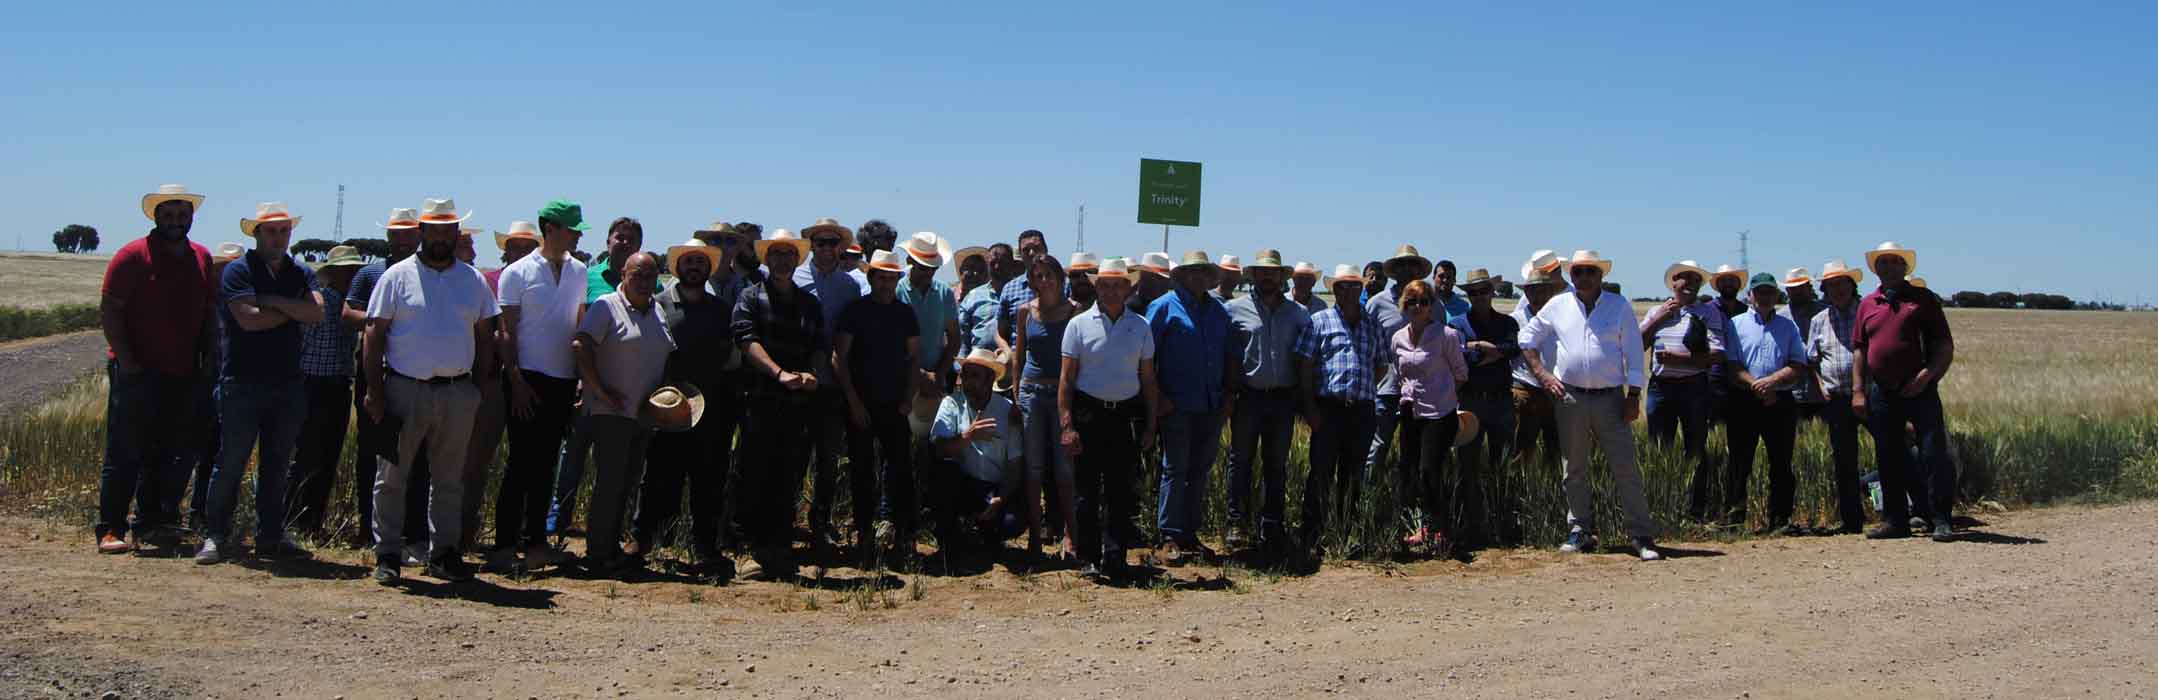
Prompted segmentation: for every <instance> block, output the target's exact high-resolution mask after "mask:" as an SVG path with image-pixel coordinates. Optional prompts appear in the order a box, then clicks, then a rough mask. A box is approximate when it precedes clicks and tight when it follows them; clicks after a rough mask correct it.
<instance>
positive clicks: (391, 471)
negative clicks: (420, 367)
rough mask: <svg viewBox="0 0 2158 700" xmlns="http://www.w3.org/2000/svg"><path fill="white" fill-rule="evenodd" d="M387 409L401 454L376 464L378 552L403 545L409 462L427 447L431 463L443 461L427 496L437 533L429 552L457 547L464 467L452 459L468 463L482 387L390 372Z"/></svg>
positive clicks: (461, 531) (390, 551)
mask: <svg viewBox="0 0 2158 700" xmlns="http://www.w3.org/2000/svg"><path fill="white" fill-rule="evenodd" d="M383 384H384V386H383V403H384V406H385V408H386V410H385V411H384V413H385V414H386V415H388V416H395V417H396V418H397V420H396V421H395V422H396V423H397V424H398V430H397V455H396V456H397V460H396V461H394V462H393V461H390V460H389V459H388V458H387V457H385V458H384V459H381V460H379V463H378V465H377V466H376V468H375V554H376V556H387V557H399V556H401V555H400V554H399V552H400V551H402V550H403V549H404V546H405V536H404V532H405V481H406V479H407V478H408V477H409V476H410V474H411V472H410V470H408V469H407V468H406V467H407V465H410V464H412V462H413V459H414V458H416V457H418V456H419V453H420V447H421V446H422V445H425V446H426V448H427V463H428V464H436V465H442V467H441V468H437V469H436V470H435V471H434V474H433V478H432V479H430V481H431V482H432V488H433V490H432V491H431V492H430V493H429V494H428V498H427V524H428V526H429V529H430V530H431V531H432V532H433V533H434V535H433V536H434V542H433V543H432V545H433V549H432V550H431V551H430V552H429V555H430V556H434V555H439V554H442V553H443V552H445V551H450V552H454V551H456V549H457V543H458V542H459V541H460V540H462V539H463V536H464V529H463V526H464V522H463V519H464V518H463V513H462V512H461V511H462V510H463V509H464V486H465V484H464V471H463V470H460V469H456V468H454V467H453V466H452V465H458V464H463V463H464V458H465V450H466V448H467V447H468V446H469V445H468V441H469V440H470V439H471V435H472V419H473V416H474V415H475V414H477V413H478V412H479V407H480V390H479V387H476V386H473V384H472V382H469V381H458V382H449V383H447V384H428V383H425V382H420V381H415V380H412V379H408V378H405V377H400V376H396V375H391V376H390V377H388V378H386V379H384V380H383Z"/></svg>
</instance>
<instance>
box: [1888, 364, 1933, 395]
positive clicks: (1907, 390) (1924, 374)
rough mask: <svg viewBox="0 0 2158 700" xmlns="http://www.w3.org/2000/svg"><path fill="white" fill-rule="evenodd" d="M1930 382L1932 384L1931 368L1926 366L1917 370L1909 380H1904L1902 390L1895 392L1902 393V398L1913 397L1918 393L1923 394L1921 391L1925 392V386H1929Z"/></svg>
mask: <svg viewBox="0 0 2158 700" xmlns="http://www.w3.org/2000/svg"><path fill="white" fill-rule="evenodd" d="M1932 384H1933V368H1931V367H1928V368H1925V369H1921V370H1918V374H1915V375H1912V376H1911V381H1909V382H1905V383H1904V385H1903V391H1899V392H1896V393H1899V394H1902V395H1903V398H1906V399H1908V398H1914V397H1916V396H1918V395H1919V394H1923V393H1926V387H1927V386H1930V385H1932Z"/></svg>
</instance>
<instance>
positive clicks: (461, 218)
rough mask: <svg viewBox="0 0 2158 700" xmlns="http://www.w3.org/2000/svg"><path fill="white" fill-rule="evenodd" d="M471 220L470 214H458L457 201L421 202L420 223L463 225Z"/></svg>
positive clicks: (428, 200)
mask: <svg viewBox="0 0 2158 700" xmlns="http://www.w3.org/2000/svg"><path fill="white" fill-rule="evenodd" d="M469 218H472V214H471V213H470V212H467V213H464V214H458V213H457V200H454V199H450V198H448V197H443V198H441V199H424V200H420V223H423V224H461V223H464V222H465V219H469Z"/></svg>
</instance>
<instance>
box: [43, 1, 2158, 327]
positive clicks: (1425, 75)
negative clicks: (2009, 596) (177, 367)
mask: <svg viewBox="0 0 2158 700" xmlns="http://www.w3.org/2000/svg"><path fill="white" fill-rule="evenodd" d="M915 5H916V4H915V3H875V4H861V5H853V4H848V5H822V6H812V5H810V4H791V5H778V4H772V5H764V4H759V5H755V6H746V5H745V6H731V7H701V6H681V7H658V6H654V7H653V8H646V7H640V6H638V4H632V3H616V4H612V5H608V4H593V3H580V4H562V5H557V4H549V3H489V4H456V5H455V6H452V4H449V3H422V4H404V3H366V4H361V5H354V4H344V5H340V6H335V7H316V6H312V5H307V4H302V3H291V4H261V5H242V4H238V3H233V4H209V5H185V6H158V7H155V8H151V7H121V6H109V5H99V4H95V3H34V4H30V5H25V6H21V7H17V8H13V9H12V10H11V12H10V13H9V14H10V16H11V17H10V21H9V22H8V23H7V24H8V26H7V27H6V28H5V29H0V33H4V35H0V61H4V65H5V66H6V67H7V70H5V71H0V94H4V95H7V98H6V99H7V100H8V102H9V103H10V107H9V108H7V109H4V110H0V127H4V128H0V159H4V160H5V161H6V162H8V163H11V164H14V165H15V167H11V168H6V169H5V171H4V172H0V191H5V192H6V193H7V194H6V195H4V196H5V198H6V200H8V203H9V205H10V206H9V209H10V210H12V211H14V212H16V215H15V218H16V222H15V224H16V226H19V227H23V228H22V229H21V232H22V233H23V234H24V235H23V237H24V239H25V240H27V241H29V242H30V243H32V244H39V243H41V242H44V241H45V240H46V239H48V238H49V235H50V232H51V231H53V230H56V229H58V228H60V227H61V226H63V225H66V224H69V223H85V224H90V225H93V226H96V227H98V228H99V230H101V231H103V232H104V235H105V238H106V240H107V241H121V240H125V239H127V238H132V237H135V236H139V235H140V234H141V233H142V232H143V231H145V230H147V222H146V221H144V220H143V219H142V218H141V217H140V215H139V214H138V213H137V211H138V210H137V207H136V201H137V199H138V198H139V197H140V195H141V193H143V192H145V191H147V190H149V189H151V188H153V187H155V186H156V185H157V184H158V183H161V182H185V183H187V184H188V185H189V186H190V187H192V188H194V189H196V190H198V191H201V192H205V193H207V194H208V195H209V196H210V199H209V202H208V203H207V205H206V206H205V209H204V211H203V212H202V216H201V218H200V219H199V220H198V223H197V226H196V229H195V231H196V233H195V237H196V240H198V241H201V242H204V243H206V244H215V243H216V242H219V241H226V240H240V239H241V237H240V235H239V233H238V232H237V231H236V230H235V229H234V228H232V227H233V225H234V222H236V221H237V220H238V219H239V218H240V217H241V216H244V215H247V214H249V213H251V212H252V210H253V205H254V203H255V202H258V201H262V200H271V199H276V200H283V201H286V202H288V203H290V204H291V206H292V207H293V209H294V210H295V211H297V212H298V213H301V214H303V215H305V216H307V221H306V222H305V223H304V224H303V225H302V227H301V229H300V233H299V235H300V236H301V237H328V235H329V233H330V230H331V223H332V219H333V216H332V215H333V214H334V210H335V193H336V186H337V185H338V184H340V183H342V184H344V185H346V186H347V188H348V192H347V202H346V204H347V211H346V214H345V225H346V233H347V235H348V236H355V235H366V234H369V233H378V232H377V231H375V230H374V228H373V226H374V223H375V222H377V221H380V220H382V219H383V215H384V214H385V213H386V212H387V211H388V209H389V208H391V207H393V206H418V202H419V200H420V199H421V198H422V197H427V196H445V195H446V196H454V197H456V198H457V200H458V202H459V204H461V205H462V206H463V207H464V208H467V209H471V210H474V211H476V213H477V214H478V216H477V218H476V219H475V221H476V222H477V223H478V224H479V225H482V226H486V227H488V228H492V229H501V228H505V227H506V226H507V224H508V223H509V221H510V220H511V219H523V218H531V216H532V214H533V213H534V212H535V211H536V210H537V208H538V207H539V205H540V204H542V203H543V202H544V201H546V200H547V199H549V198H553V197H568V198H573V199H578V200H581V201H582V202H583V203H584V205H585V208H586V212H587V215H588V216H590V217H592V218H596V219H600V220H602V221H604V220H605V219H607V218H611V217H614V216H620V215H632V216H636V217H638V218H640V219H641V220H643V221H644V222H645V225H646V230H647V231H648V237H649V238H650V240H648V241H647V247H651V248H659V247H663V246H664V245H665V244H668V243H673V242H678V241H679V240H681V239H683V238H687V237H688V234H689V232H690V231H691V230H692V229H694V228H697V227H698V226H699V225H701V224H703V223H705V222H708V221H710V220H712V219H715V218H720V219H727V220H752V221H757V222H760V223H763V224H765V225H766V226H767V227H768V228H769V227H774V226H784V227H787V228H799V227H801V226H803V225H806V224H808V223H810V222H811V221H812V220H814V219H815V218H816V217H819V216H832V217H836V218H838V219H840V220H841V221H843V222H846V223H848V224H850V225H852V224H858V223H860V222H861V221H863V220H866V219H868V218H871V217H882V218H885V219H888V220H890V221H891V222H893V223H894V224H895V225H896V226H897V227H899V228H900V229H901V230H902V231H903V232H912V231H920V230H932V231H938V232H942V233H945V234H947V235H950V236H952V237H953V238H954V239H955V240H957V241H959V242H961V243H974V242H989V241H993V240H1010V239H1011V238H1012V235H1013V234H1014V233H1016V232H1017V231H1019V230H1021V229H1025V228H1039V229H1042V230H1044V231H1047V232H1049V234H1050V236H1051V247H1052V249H1053V250H1055V251H1057V252H1058V253H1059V254H1064V253H1066V252H1068V251H1070V250H1071V249H1072V246H1073V245H1074V243H1075V241H1074V240H1073V224H1074V217H1075V210H1076V208H1077V207H1078V206H1079V205H1080V204H1081V203H1084V204H1085V205H1086V207H1087V231H1086V234H1087V246H1088V247H1089V248H1091V249H1094V250H1096V251H1099V252H1105V253H1108V254H1126V255H1136V254H1138V253H1140V252H1143V251H1146V250H1153V249H1156V248H1158V247H1159V238H1160V234H1161V231H1160V227H1158V226H1146V225H1140V224H1137V223H1134V222H1133V218H1134V213H1135V210H1136V203H1137V193H1136V182H1135V180H1136V174H1137V168H1138V165H1137V161H1138V159H1139V158H1141V157H1159V158H1171V159H1178V160H1196V161H1202V162H1204V163H1205V164H1206V182H1205V195H1204V198H1205V212H1204V224H1205V225H1204V226H1203V227H1200V228H1197V229H1182V228H1180V229H1178V230H1176V231H1175V232H1174V234H1173V238H1174V240H1173V242H1172V247H1173V248H1175V249H1176V250H1177V251H1181V250H1183V249H1186V248H1191V247H1203V248H1205V249H1206V250H1208V251H1210V252H1213V253H1215V254H1219V253H1223V252H1233V253H1237V254H1240V255H1245V256H1249V255H1251V253H1252V252H1253V251H1254V250H1256V249H1259V248H1262V247H1274V248H1279V249H1281V250H1282V251H1283V252H1284V253H1285V255H1286V256H1287V257H1289V258H1290V259H1292V260H1311V261H1313V262H1317V263H1320V264H1322V265H1324V266H1329V267H1330V266H1331V265H1332V264H1333V263H1337V262H1361V261H1364V260H1369V259H1374V258H1380V257H1384V256H1386V255H1387V254H1388V253H1390V252H1391V251H1392V250H1393V249H1394V247H1395V246H1396V245H1398V244H1400V243H1402V242H1412V243H1415V244H1416V245H1417V246H1418V247H1419V248H1421V249H1422V250H1423V251H1424V252H1425V254H1427V255H1430V256H1432V257H1435V258H1436V257H1448V258H1452V259H1454V260H1456V261H1459V262H1460V263H1462V265H1463V266H1464V267H1465V268H1466V267H1477V266H1483V267H1490V268H1492V269H1493V271H1494V272H1501V273H1503V274H1508V275H1509V276H1511V275H1512V274H1513V273H1514V272H1515V271H1516V270H1517V268H1518V267H1519V265H1520V262H1521V260H1522V259H1524V258H1525V257H1526V256H1527V254H1528V253H1529V252H1530V251H1531V250H1533V249H1536V248H1554V249H1560V250H1562V251H1570V250H1572V249H1575V248H1595V249H1598V250H1600V251H1602V252H1603V253H1604V254H1605V255H1606V256H1608V257H1611V258H1614V259H1616V260H1617V261H1618V267H1617V270H1616V273H1615V278H1616V279H1617V280H1618V281H1620V282H1623V283H1625V284H1626V285H1627V287H1628V291H1629V292H1630V293H1634V294H1636V295H1639V294H1642V293H1645V290H1644V288H1645V287H1649V286H1651V285H1654V284H1655V277H1656V275H1657V273H1658V272H1660V271H1661V270H1662V268H1663V266H1664V265H1665V264H1667V263H1669V262H1671V261H1672V260H1675V259H1678V258H1695V259H1698V260H1700V261H1701V262H1704V263H1707V264H1709V265H1710V266H1714V265H1715V264H1717V263H1720V262H1727V261H1728V262H1735V261H1736V258H1737V252H1736V248H1737V240H1736V232H1737V231H1740V230H1751V231H1752V234H1753V245H1752V260H1753V267H1754V268H1756V269H1761V270H1774V271H1778V272H1780V271H1781V270H1783V269H1785V268H1788V267H1791V266H1794V265H1804V266H1807V267H1809V268H1815V269H1818V268H1819V266H1820V265H1821V263H1822V262H1823V261H1825V260H1827V259H1829V258H1831V257H1841V258H1844V259H1847V260H1850V261H1852V262H1853V263H1856V262H1857V261H1858V260H1859V259H1860V258H1861V256H1862V253H1863V251H1864V250H1866V249H1867V248H1870V247H1872V246H1873V245H1874V244H1876V243H1879V242H1880V241H1882V240H1887V239H1894V240H1897V241H1899V242H1902V243H1905V244H1908V245H1911V246H1914V247H1916V248H1918V249H1919V251H1920V258H1921V259H1920V263H1919V270H1918V272H1919V274H1920V275H1923V276H1925V277H1927V278H1928V279H1929V280H1930V281H1931V282H1932V283H1933V284H1934V286H1935V287H1936V288H1937V289H1966V288H1979V289H1986V290H1994V289H2012V290H2051V291H2059V292H2063V293H2067V294H2070V295H2072V296H2076V297H2079V298H2083V297H2091V296H2100V297H2107V298H2112V299H2115V300H2122V301H2130V302H2133V301H2136V300H2137V299H2138V298H2139V295H2140V292H2138V291H2137V289H2138V286H2137V285H2136V284H2134V279H2135V277H2134V276H2133V274H2132V270H2133V269H2134V268H2135V267H2136V266H2139V263H2136V262H2132V261H2134V260H2140V259H2142V258H2143V257H2146V256H2141V255H2135V254H2134V253H2133V251H2135V250H2137V249H2139V248H2140V247H2141V246H2139V245H2138V244H2145V243H2147V242H2148V241H2150V240H2152V239H2153V235H2152V234H2153V233H2154V230H2153V229H2154V226H2153V224H2152V222H2153V221H2158V196H2154V193H2153V192H2152V189H2153V188H2152V183H2158V129H2154V128H2153V125H2154V124H2158V80H2154V79H2153V78H2154V76H2158V41H2152V40H2151V36H2152V35H2153V32H2154V30H2158V4H2150V3H2114V4H2111V5H2087V6H2086V5H2080V4H2070V3H2043V4H2031V3H1927V4H1921V3H1893V4H1889V5H1886V6H1883V5H1881V4H1879V3H1852V4H1830V3H1808V4H1806V6H1805V7H1798V8H1764V9H1755V8H1739V9H1734V6H1732V5H1730V4H1727V3H1715V4H1711V3H1701V4H1684V3H1652V4H1647V5H1643V4H1640V3H1633V4H1628V5H1621V4H1617V3H1612V4H1605V5H1596V6H1581V7H1558V6H1553V7H1539V8H1533V9H1515V8H1505V7H1500V8H1494V7H1478V6H1457V5H1452V4H1442V3H1401V4H1387V3H1361V4H1334V5H1328V6H1318V5H1313V4H1309V3H1299V4H1294V5H1286V6H1262V5H1259V4H1254V3H1223V4H1218V5H1208V4H1202V3H1149V4H1131V5H1116V4H1109V3H1074V4H1065V5H1056V6H1047V5H1038V4H1035V3H995V4H987V3H984V4H980V5H960V4H953V5H935V6H928V5H924V6H920V7H916V6H915ZM5 238H8V237H0V239H5ZM5 243H6V244H7V245H12V244H13V241H12V240H7V241H5ZM489 243H491V242H489ZM107 245H108V247H114V246H117V243H108V244H107ZM599 245H600V241H599V240H598V239H597V237H596V236H594V237H590V238H587V240H586V244H585V247H586V248H587V249H588V250H589V249H596V248H598V247H599ZM32 247H39V246H37V245H33V246H32ZM482 247H483V248H491V245H486V244H483V246H482ZM491 256H492V252H491V251H483V257H488V258H491ZM2146 300H2158V295H2152V296H2151V297H2150V298H2149V299H2146Z"/></svg>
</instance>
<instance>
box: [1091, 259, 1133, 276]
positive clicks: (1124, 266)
mask: <svg viewBox="0 0 2158 700" xmlns="http://www.w3.org/2000/svg"><path fill="white" fill-rule="evenodd" d="M1094 278H1095V279H1097V280H1125V281H1127V282H1128V281H1130V280H1131V261H1130V260H1125V259H1123V258H1110V259H1108V260H1104V261H1102V263H1101V271H1100V272H1096V273H1094Z"/></svg>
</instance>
